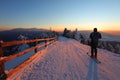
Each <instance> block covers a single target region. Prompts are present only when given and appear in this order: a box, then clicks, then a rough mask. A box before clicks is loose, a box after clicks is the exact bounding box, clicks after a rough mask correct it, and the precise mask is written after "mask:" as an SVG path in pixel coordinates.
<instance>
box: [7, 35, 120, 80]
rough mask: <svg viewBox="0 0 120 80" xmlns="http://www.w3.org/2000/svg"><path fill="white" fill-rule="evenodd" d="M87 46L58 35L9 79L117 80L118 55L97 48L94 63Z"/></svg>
mask: <svg viewBox="0 0 120 80" xmlns="http://www.w3.org/2000/svg"><path fill="white" fill-rule="evenodd" d="M87 52H89V46H86V45H83V44H80V43H79V42H78V41H75V40H73V39H67V38H64V37H59V41H57V42H55V43H54V44H52V45H49V46H48V47H47V48H46V49H45V50H44V51H43V52H42V54H41V55H39V56H38V57H37V58H36V59H35V60H34V61H32V62H31V63H30V64H29V65H27V66H26V67H24V68H23V69H22V70H20V71H18V72H16V73H15V74H14V75H13V76H11V77H10V78H9V79H8V80H119V78H120V76H119V74H120V70H119V69H120V55H119V54H114V53H111V52H109V51H107V50H103V49H99V50H98V59H99V60H100V61H101V62H102V63H100V64H96V63H95V62H94V60H93V59H91V58H90V57H89V56H88V55H87V54H86V53H87Z"/></svg>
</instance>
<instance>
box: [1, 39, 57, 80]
mask: <svg viewBox="0 0 120 80" xmlns="http://www.w3.org/2000/svg"><path fill="white" fill-rule="evenodd" d="M56 40H57V38H56V37H54V38H44V39H34V40H21V41H11V42H3V41H2V40H0V80H4V79H6V78H7V77H9V76H11V75H12V74H13V73H14V72H16V71H18V70H19V69H21V68H23V67H24V66H25V65H26V64H28V63H29V62H31V61H32V60H34V59H35V58H36V57H37V55H39V54H40V52H39V51H38V48H41V47H43V46H45V47H46V46H47V45H49V44H51V43H53V42H55V41H56ZM39 41H44V42H45V43H43V44H38V42H39ZM26 43H34V44H35V46H34V47H32V48H29V49H27V50H24V51H22V52H19V53H17V54H14V55H11V56H8V57H5V56H4V51H3V48H4V47H8V46H14V45H20V44H26ZM33 50H35V53H36V54H35V55H33V56H32V57H30V58H29V59H27V60H26V61H25V62H23V63H22V64H20V65H18V66H17V67H15V68H13V69H11V70H10V71H8V73H5V65H4V63H5V62H7V61H10V60H13V59H15V58H17V57H19V56H22V55H24V54H26V53H28V52H30V51H33Z"/></svg>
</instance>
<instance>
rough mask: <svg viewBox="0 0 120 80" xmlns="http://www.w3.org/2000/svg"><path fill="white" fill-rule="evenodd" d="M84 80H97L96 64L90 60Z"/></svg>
mask: <svg viewBox="0 0 120 80" xmlns="http://www.w3.org/2000/svg"><path fill="white" fill-rule="evenodd" d="M86 80H98V66H97V63H96V62H95V61H94V60H93V59H91V58H90V60H89V66H88V73H87V77H86Z"/></svg>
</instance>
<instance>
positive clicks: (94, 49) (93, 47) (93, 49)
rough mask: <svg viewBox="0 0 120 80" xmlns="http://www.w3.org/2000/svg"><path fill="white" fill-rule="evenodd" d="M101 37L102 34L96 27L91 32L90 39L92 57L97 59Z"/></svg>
mask: <svg viewBox="0 0 120 80" xmlns="http://www.w3.org/2000/svg"><path fill="white" fill-rule="evenodd" d="M101 38H102V36H101V34H100V33H99V32H97V28H94V29H93V32H92V33H91V34H90V39H91V42H90V46H91V57H95V58H96V59H97V46H98V40H99V39H101ZM94 53H95V56H94Z"/></svg>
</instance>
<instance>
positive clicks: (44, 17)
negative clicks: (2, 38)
mask: <svg viewBox="0 0 120 80" xmlns="http://www.w3.org/2000/svg"><path fill="white" fill-rule="evenodd" d="M17 27H18V28H20V27H24V28H29V27H31V28H33V27H34V28H49V27H52V29H64V28H65V27H66V28H68V29H75V28H78V29H79V30H91V29H92V28H94V27H97V28H99V29H100V30H119V31H120V0H0V28H1V29H5V28H7V29H8V28H17Z"/></svg>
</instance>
